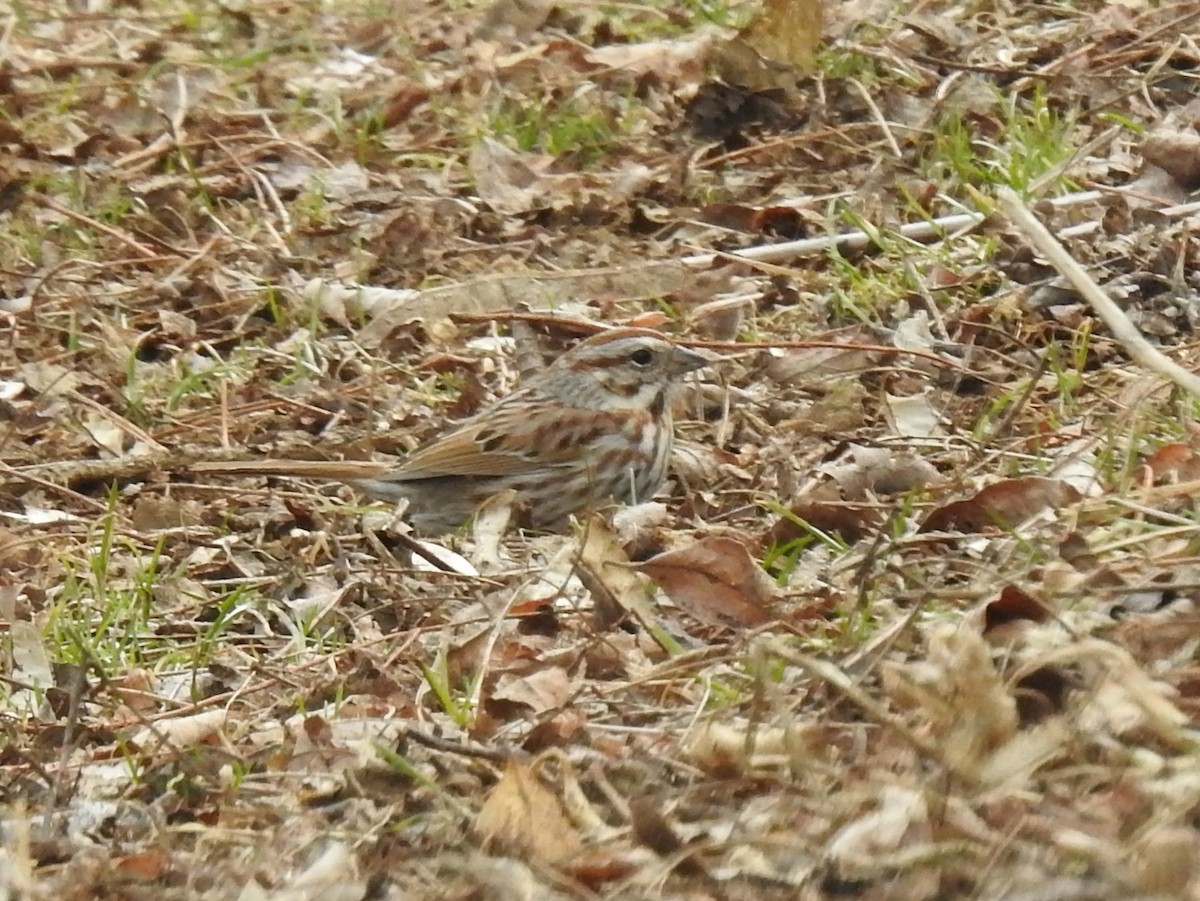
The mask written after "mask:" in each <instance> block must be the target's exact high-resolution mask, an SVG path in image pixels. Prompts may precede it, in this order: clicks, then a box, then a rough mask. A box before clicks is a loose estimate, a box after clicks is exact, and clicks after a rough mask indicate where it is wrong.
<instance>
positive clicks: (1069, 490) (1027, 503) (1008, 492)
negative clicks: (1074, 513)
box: [921, 477, 1082, 532]
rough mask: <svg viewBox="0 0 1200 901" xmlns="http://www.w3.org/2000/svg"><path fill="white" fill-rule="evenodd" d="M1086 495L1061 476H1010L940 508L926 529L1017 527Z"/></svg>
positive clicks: (948, 530) (925, 526)
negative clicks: (1039, 514)
mask: <svg viewBox="0 0 1200 901" xmlns="http://www.w3.org/2000/svg"><path fill="white" fill-rule="evenodd" d="M1081 498H1082V495H1081V494H1080V493H1079V490H1078V489H1076V488H1074V487H1072V486H1071V485H1069V484H1067V483H1066V482H1064V481H1061V480H1059V479H1043V478H1039V477H1030V478H1024V479H1006V480H1005V481H1003V482H997V483H996V484H995V485H989V486H987V487H986V488H984V489H983V490H982V491H980V492H979V493H978V494H976V495H975V496H974V497H973V498H969V499H967V500H965V501H955V502H954V503H951V504H946V505H945V506H944V507H939V508H938V509H936V510H934V511H933V512H932V513H930V514H929V516H928V517H927V518H926V520H925V522H924V524H923V525H922V526H921V531H922V532H950V531H957V532H982V531H984V530H985V529H989V528H992V527H999V528H1013V527H1015V526H1017V525H1019V524H1020V523H1023V522H1025V521H1026V520H1028V519H1030V518H1032V517H1033V516H1036V515H1037V514H1038V513H1041V512H1042V511H1044V510H1057V509H1059V508H1060V507H1065V506H1067V505H1068V504H1074V503H1077V502H1078V501H1079V500H1080V499H1081Z"/></svg>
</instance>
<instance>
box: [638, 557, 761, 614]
mask: <svg viewBox="0 0 1200 901" xmlns="http://www.w3.org/2000/svg"><path fill="white" fill-rule="evenodd" d="M634 568H635V569H637V570H639V571H640V572H644V573H645V574H646V575H648V576H649V577H650V578H651V579H653V580H654V581H655V582H657V583H658V585H659V587H660V588H662V590H663V591H665V592H666V593H667V597H669V598H670V599H671V600H672V601H674V602H675V603H676V604H677V605H678V606H679V607H680V609H682V610H683V611H684V612H686V613H688V614H690V615H692V616H694V617H696V619H699V620H701V621H703V622H706V623H710V624H712V625H718V626H726V627H730V626H761V625H763V624H764V623H768V622H770V621H771V614H770V612H769V611H768V609H767V605H768V604H769V603H770V601H771V600H772V599H773V598H774V596H775V583H774V582H772V581H771V579H770V577H769V576H767V574H766V573H764V572H763V571H762V569H761V568H760V567H759V565H758V562H757V561H756V560H755V559H754V558H753V557H752V556H750V552H749V551H748V550H746V547H745V545H743V544H742V543H741V542H738V541H735V540H734V539H732V538H702V539H701V540H700V541H697V542H696V543H695V544H690V545H688V546H687V547H684V548H680V549H678V550H674V551H667V552H665V553H662V554H658V555H657V556H655V557H651V558H650V559H649V560H646V561H645V562H643V563H638V564H634Z"/></svg>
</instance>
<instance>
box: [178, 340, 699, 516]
mask: <svg viewBox="0 0 1200 901" xmlns="http://www.w3.org/2000/svg"><path fill="white" fill-rule="evenodd" d="M711 362H713V360H712V359H711V358H710V357H709V356H708V355H706V354H703V353H700V352H697V351H696V350H692V349H688V348H685V347H683V346H681V345H678V344H675V343H673V342H672V341H670V340H669V339H668V338H667V337H666V336H665V335H663V334H661V333H660V332H657V331H655V330H653V329H647V328H636V327H620V328H611V329H608V330H606V331H602V332H600V333H598V334H596V335H593V336H591V337H589V338H587V339H585V340H583V341H580V342H579V343H578V344H576V345H575V346H574V347H573V348H571V349H570V350H568V351H567V352H565V353H563V354H562V355H560V356H559V357H557V358H556V359H555V360H554V361H553V362H551V363H550V364H549V365H548V366H547V367H546V368H545V369H543V370H541V371H540V372H537V373H535V374H533V375H532V376H530V377H529V378H527V379H524V380H523V381H522V383H521V384H520V386H519V387H518V388H517V389H516V390H515V391H513V392H512V393H510V394H509V395H507V396H506V397H504V398H502V399H501V400H499V401H497V402H496V403H494V404H492V405H490V406H488V407H486V408H484V409H483V410H482V411H480V412H479V413H477V414H475V415H474V416H472V417H471V418H469V419H467V420H464V421H463V422H461V423H459V424H457V425H456V426H454V427H452V428H451V429H450V430H449V431H447V432H446V433H445V434H443V435H441V436H440V437H436V438H434V439H433V440H432V441H431V442H429V443H428V444H425V445H423V446H421V447H418V448H417V449H416V450H414V451H413V452H412V453H411V454H409V455H408V456H406V457H404V458H403V459H400V460H399V461H393V462H370V463H362V462H357V461H346V462H339V461H304V460H246V461H232V462H223V463H198V464H194V465H193V466H192V470H193V471H201V472H220V473H223V474H236V473H241V474H256V475H279V476H294V477H307V478H318V479H333V480H336V481H342V482H347V483H348V484H350V485H352V486H353V487H355V488H356V489H358V490H359V491H361V492H362V493H364V494H366V495H368V496H370V497H372V498H376V499H378V500H383V501H389V502H399V501H405V502H407V507H406V508H405V509H404V511H403V514H402V515H403V516H404V518H405V519H406V521H407V522H408V523H409V524H410V525H411V526H412V527H413V529H414V530H415V531H417V532H423V533H441V534H444V533H447V532H452V531H454V530H456V529H457V528H459V527H460V526H462V525H463V524H464V523H465V522H466V521H467V520H469V519H470V518H471V516H472V514H473V513H474V512H475V510H476V508H477V507H478V506H479V505H480V504H481V503H482V502H483V501H485V500H487V499H488V498H489V497H491V496H493V495H495V494H496V493H498V492H500V491H503V490H505V489H513V490H514V491H515V492H516V495H517V501H518V504H517V506H518V507H519V509H521V510H522V513H523V515H522V524H523V525H526V526H528V527H530V528H533V529H538V530H546V531H561V530H563V529H564V528H565V527H566V526H567V525H568V524H569V522H570V519H571V517H572V516H578V515H582V514H584V513H586V512H589V511H591V510H594V509H596V508H599V507H601V506H603V505H605V504H607V503H610V502H613V501H615V502H618V503H624V504H634V503H640V502H642V501H646V500H649V499H650V498H651V497H653V496H654V494H655V492H656V491H658V489H659V487H660V486H661V485H662V482H663V479H664V478H665V477H666V472H667V463H668V459H669V457H670V455H671V448H672V445H673V442H674V424H673V422H672V417H671V393H672V390H673V389H674V388H675V387H676V386H677V385H678V383H679V381H680V379H681V377H682V376H684V375H686V374H687V373H689V372H692V371H694V370H697V369H700V368H702V367H704V366H707V365H709V364H710V363H711Z"/></svg>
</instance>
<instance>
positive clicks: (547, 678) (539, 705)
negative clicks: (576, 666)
mask: <svg viewBox="0 0 1200 901" xmlns="http://www.w3.org/2000/svg"><path fill="white" fill-rule="evenodd" d="M575 689H576V686H575V685H574V684H572V682H571V679H570V677H569V676H568V675H567V671H566V670H565V669H563V668H562V667H561V666H548V667H546V668H545V669H540V670H536V671H534V672H532V673H527V674H525V675H521V676H517V675H513V674H509V673H505V674H502V675H501V676H500V678H499V679H498V680H497V681H496V687H495V688H494V689H493V690H492V698H493V699H494V700H497V701H511V702H513V703H516V704H522V705H524V706H526V707H529V708H530V709H531V710H533V712H534V713H543V712H545V711H547V710H555V709H557V708H559V707H562V706H564V705H565V704H566V703H567V701H569V700H570V699H571V695H572V694H573V693H574V691H575Z"/></svg>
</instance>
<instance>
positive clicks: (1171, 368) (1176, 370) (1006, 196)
mask: <svg viewBox="0 0 1200 901" xmlns="http://www.w3.org/2000/svg"><path fill="white" fill-rule="evenodd" d="M996 202H997V203H998V204H999V206H1000V209H1001V210H1003V211H1004V213H1005V214H1006V215H1007V216H1008V218H1009V219H1011V220H1012V222H1013V224H1014V225H1016V226H1017V228H1019V229H1020V230H1021V233H1022V234H1023V235H1024V237H1025V240H1026V241H1028V242H1029V245H1030V246H1031V247H1032V248H1033V249H1034V250H1036V251H1037V252H1038V253H1040V254H1041V255H1042V256H1044V257H1045V258H1046V259H1047V260H1048V261H1049V262H1050V265H1052V266H1053V267H1054V268H1055V269H1057V270H1058V272H1059V274H1060V275H1062V276H1063V278H1065V279H1066V280H1067V281H1069V282H1070V283H1071V285H1072V286H1073V287H1074V288H1075V290H1076V291H1078V292H1079V293H1080V294H1081V295H1082V296H1083V299H1084V300H1086V301H1087V302H1088V303H1089V304H1090V305H1091V307H1092V309H1093V310H1095V311H1096V314H1097V315H1098V316H1099V317H1100V318H1101V319H1102V320H1104V324H1105V325H1107V326H1108V328H1109V331H1111V332H1112V333H1113V337H1114V338H1116V340H1117V341H1118V342H1119V343H1120V345H1121V346H1122V347H1124V348H1125V351H1126V352H1127V353H1128V354H1129V356H1130V357H1132V358H1133V360H1134V362H1136V363H1139V364H1141V365H1142V366H1145V367H1146V368H1147V369H1149V370H1151V371H1152V372H1157V373H1158V374H1159V375H1161V376H1163V377H1164V378H1168V379H1170V380H1171V381H1172V382H1174V383H1175V384H1176V385H1178V386H1179V387H1181V388H1183V389H1185V390H1186V391H1190V392H1191V393H1192V394H1195V395H1200V377H1197V376H1196V374H1195V373H1193V372H1190V371H1188V370H1187V369H1184V368H1183V367H1182V366H1180V365H1179V364H1178V363H1176V362H1175V361H1174V360H1172V359H1170V358H1169V357H1167V356H1166V355H1165V354H1164V353H1163V352H1162V351H1160V350H1159V349H1158V348H1157V347H1155V346H1154V345H1153V344H1151V343H1150V342H1149V341H1147V340H1146V339H1145V337H1143V335H1142V333H1141V332H1139V331H1138V330H1137V327H1136V326H1135V325H1134V324H1133V323H1132V322H1130V321H1129V317H1128V316H1126V315H1125V313H1124V311H1123V310H1122V309H1121V308H1120V307H1118V306H1117V305H1116V304H1115V303H1114V302H1113V300H1112V298H1110V297H1109V296H1108V295H1107V294H1105V293H1104V291H1103V289H1102V288H1101V287H1100V286H1099V285H1098V284H1096V282H1095V280H1094V279H1092V277H1091V276H1090V275H1088V274H1087V272H1086V271H1084V268H1083V267H1082V266H1080V265H1079V263H1077V262H1076V261H1075V259H1074V258H1073V257H1072V256H1071V255H1070V254H1069V253H1067V251H1066V249H1065V248H1064V247H1063V246H1062V244H1060V243H1059V242H1058V239H1057V238H1055V237H1054V236H1053V235H1052V234H1050V232H1049V230H1048V229H1047V228H1046V226H1044V225H1042V223H1041V222H1040V221H1038V219H1037V218H1036V217H1035V216H1034V215H1033V213H1031V212H1030V211H1029V210H1028V208H1026V206H1025V204H1024V203H1023V202H1022V201H1021V198H1020V197H1018V196H1017V194H1016V192H1015V191H1013V190H1012V189H1011V188H1003V187H1002V188H999V189H997V191H996Z"/></svg>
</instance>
